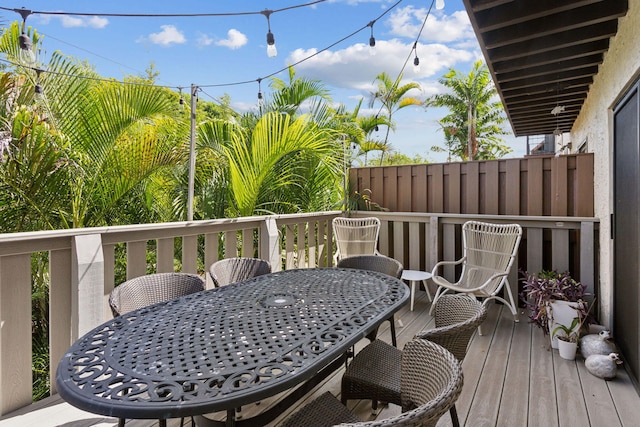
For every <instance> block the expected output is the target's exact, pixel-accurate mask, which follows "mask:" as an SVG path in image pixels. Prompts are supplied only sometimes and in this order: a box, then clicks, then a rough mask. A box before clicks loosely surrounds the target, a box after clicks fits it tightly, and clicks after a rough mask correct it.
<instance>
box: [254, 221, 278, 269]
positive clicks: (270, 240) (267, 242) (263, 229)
mask: <svg viewBox="0 0 640 427" xmlns="http://www.w3.org/2000/svg"><path fill="white" fill-rule="evenodd" d="M259 251H260V258H262V259H265V260H267V261H269V262H270V263H271V270H272V271H280V270H282V260H281V255H280V236H279V234H278V224H277V223H276V219H275V217H273V216H267V217H265V219H264V221H262V224H261V225H260V248H259Z"/></svg>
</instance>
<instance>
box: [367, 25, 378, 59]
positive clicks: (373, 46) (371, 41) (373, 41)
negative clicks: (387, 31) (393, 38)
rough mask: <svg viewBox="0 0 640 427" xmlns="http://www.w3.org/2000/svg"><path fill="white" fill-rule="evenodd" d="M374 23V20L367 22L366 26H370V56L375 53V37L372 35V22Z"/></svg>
mask: <svg viewBox="0 0 640 427" xmlns="http://www.w3.org/2000/svg"><path fill="white" fill-rule="evenodd" d="M375 23H376V21H375V20H373V21H371V22H369V23H368V24H367V27H371V37H369V55H371V56H375V55H376V38H375V37H373V24H375Z"/></svg>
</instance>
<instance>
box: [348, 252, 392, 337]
mask: <svg viewBox="0 0 640 427" xmlns="http://www.w3.org/2000/svg"><path fill="white" fill-rule="evenodd" d="M337 266H338V267H341V268H355V269H359V270H370V271H377V272H379V273H384V274H388V275H389V276H393V277H395V278H396V279H399V278H400V277H402V270H403V267H402V264H401V263H400V261H397V260H395V259H393V258H389V257H387V256H384V255H356V256H350V257H348V258H342V259H340V260H339V261H338V264H337ZM388 320H389V323H390V326H391V342H392V343H393V345H394V346H397V344H398V343H397V339H396V322H395V319H394V317H393V315H392V316H391V317H390V318H389V319H388ZM377 333H378V331H377V329H376V330H375V331H374V332H372V333H371V335H369V337H368V338H369V339H370V340H371V341H373V340H374V339H375V338H376V335H377Z"/></svg>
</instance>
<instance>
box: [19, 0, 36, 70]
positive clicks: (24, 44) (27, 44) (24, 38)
mask: <svg viewBox="0 0 640 427" xmlns="http://www.w3.org/2000/svg"><path fill="white" fill-rule="evenodd" d="M17 12H18V13H19V14H20V16H21V17H22V32H21V33H20V36H19V37H18V43H19V45H20V52H18V55H19V58H20V60H21V61H22V62H23V63H25V64H27V65H32V64H34V63H35V62H36V57H35V55H34V53H33V45H32V43H31V37H29V35H28V34H27V18H28V17H29V15H31V13H32V12H31V11H30V10H27V9H24V8H23V9H19V10H17Z"/></svg>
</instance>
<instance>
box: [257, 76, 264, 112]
mask: <svg viewBox="0 0 640 427" xmlns="http://www.w3.org/2000/svg"><path fill="white" fill-rule="evenodd" d="M257 81H258V105H259V106H262V103H263V101H262V90H261V89H260V83H261V82H262V79H258V80H257Z"/></svg>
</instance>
